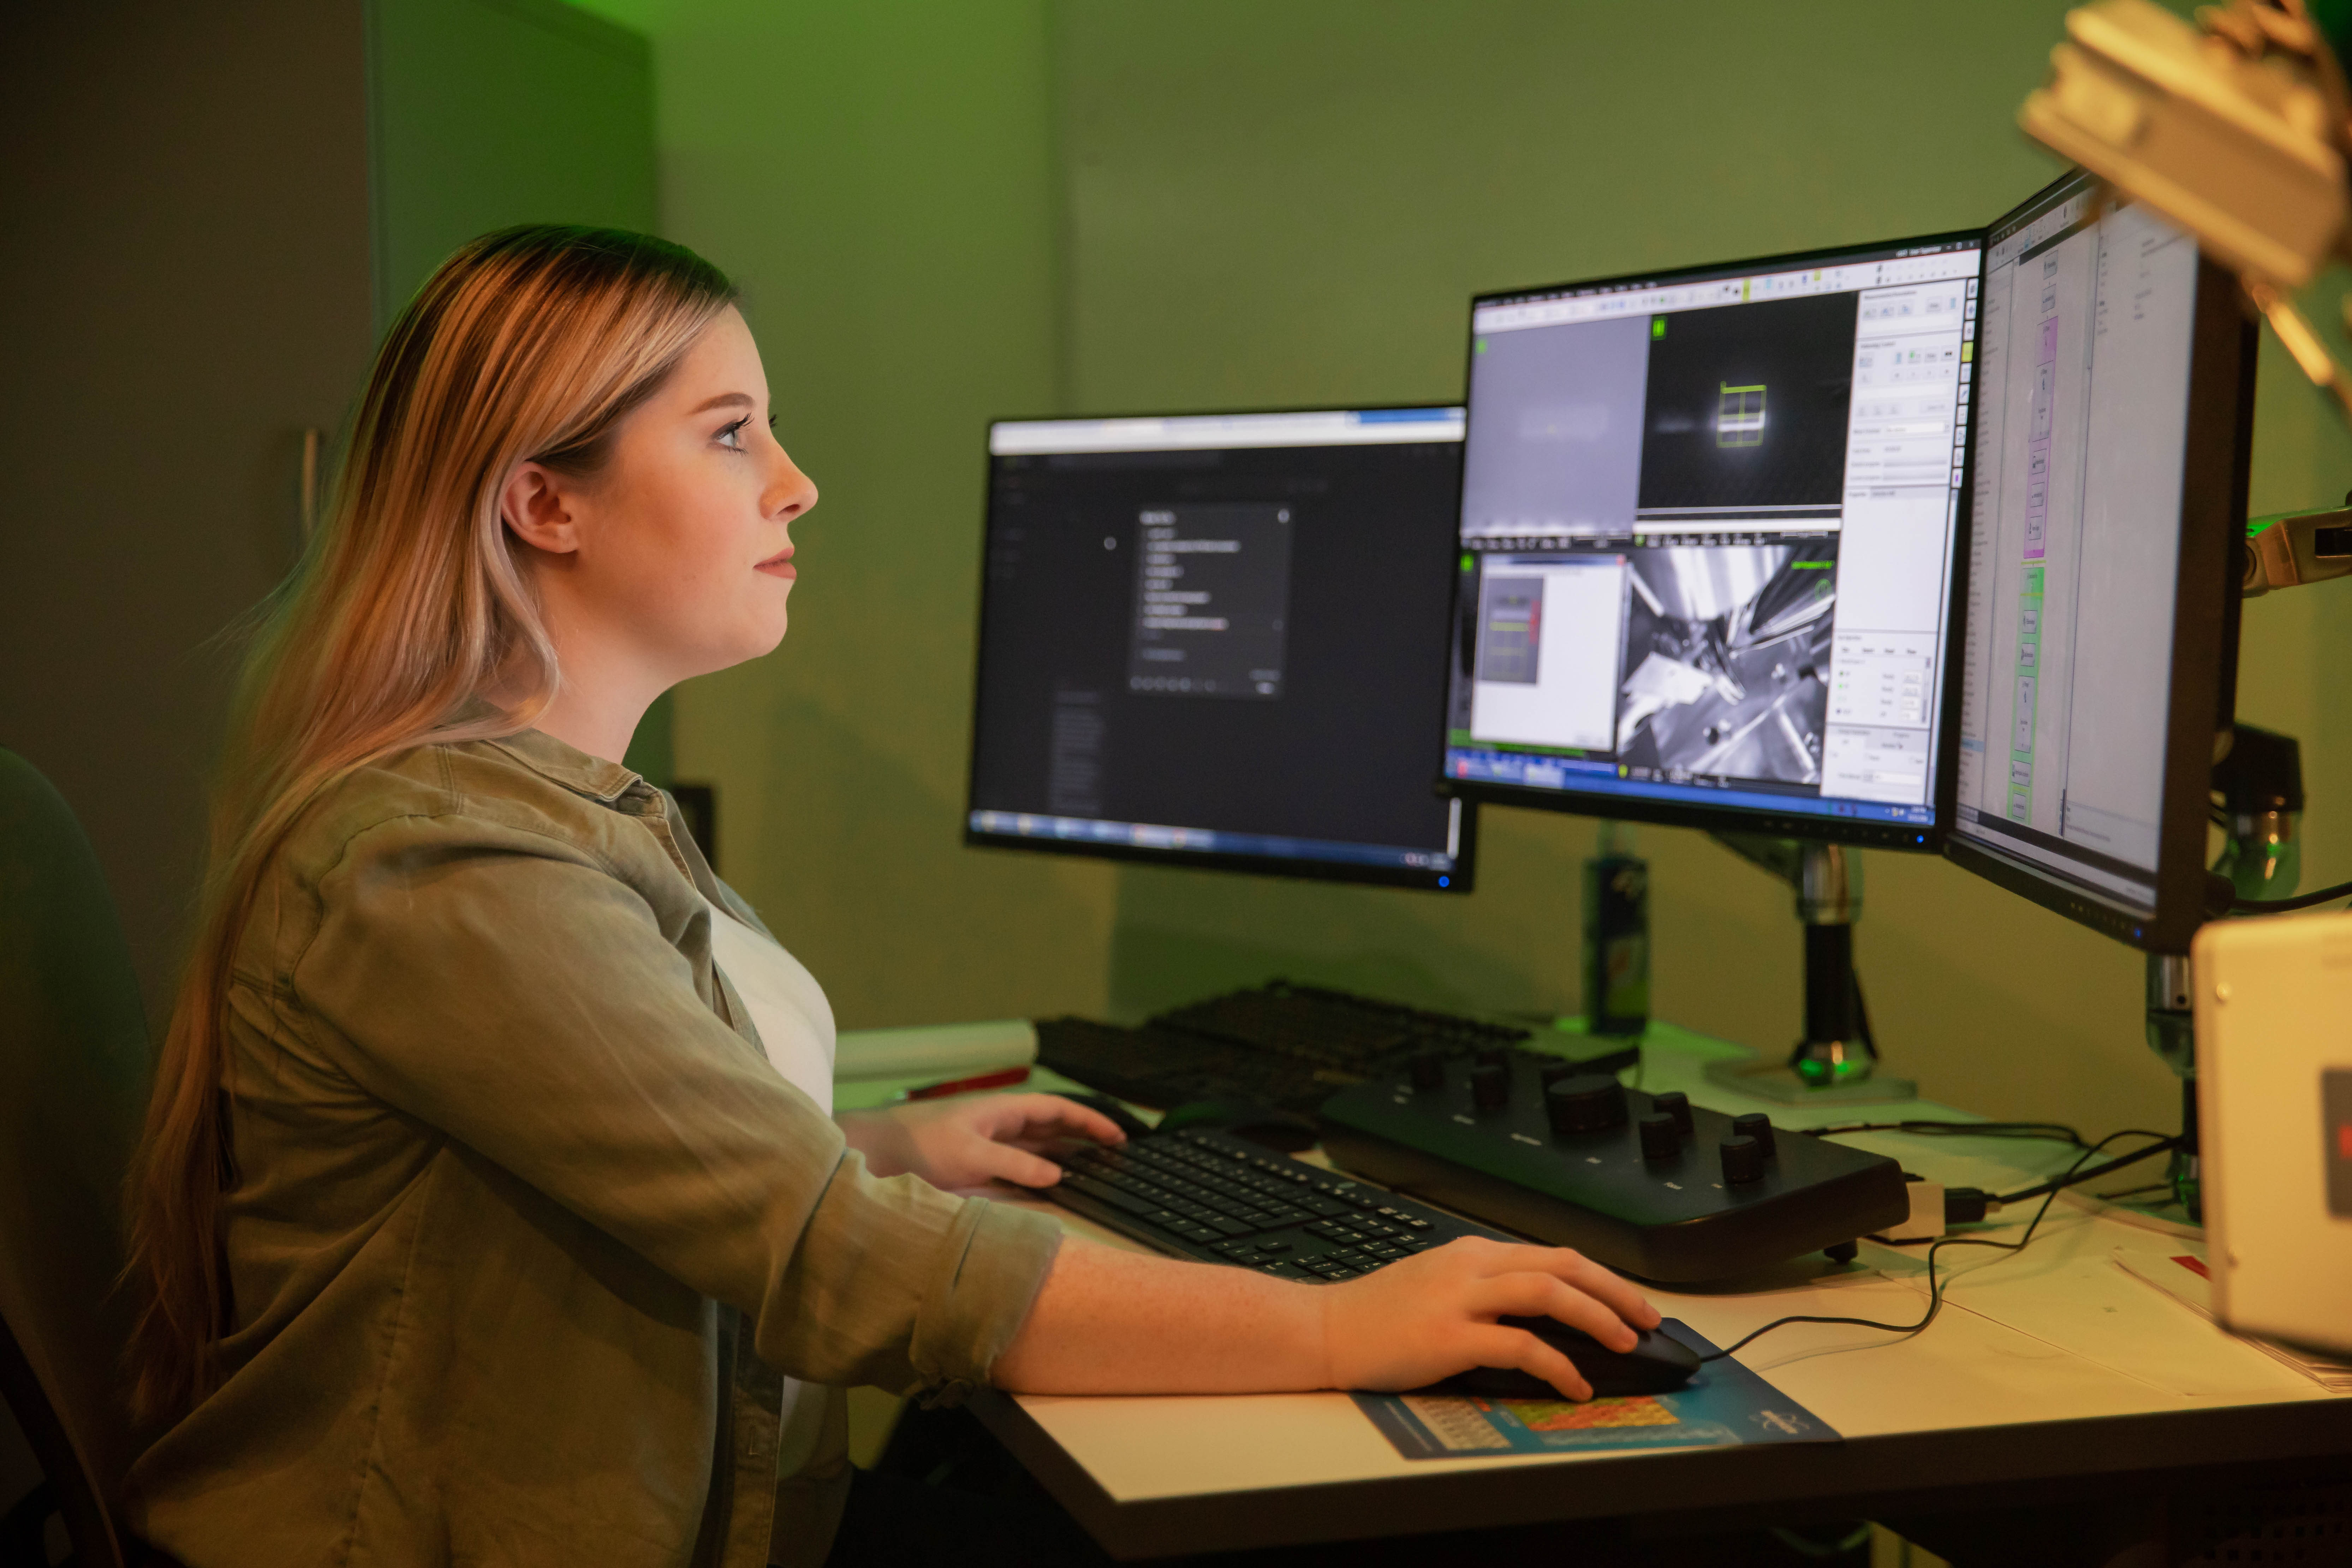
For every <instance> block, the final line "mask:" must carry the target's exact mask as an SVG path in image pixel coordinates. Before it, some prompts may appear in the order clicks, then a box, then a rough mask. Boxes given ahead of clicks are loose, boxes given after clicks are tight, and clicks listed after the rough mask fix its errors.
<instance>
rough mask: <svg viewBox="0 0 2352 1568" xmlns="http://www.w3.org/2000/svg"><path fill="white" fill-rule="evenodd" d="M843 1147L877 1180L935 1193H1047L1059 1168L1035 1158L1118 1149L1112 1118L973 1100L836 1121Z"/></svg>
mask: <svg viewBox="0 0 2352 1568" xmlns="http://www.w3.org/2000/svg"><path fill="white" fill-rule="evenodd" d="M839 1121H840V1122H841V1130H842V1131H843V1133H844V1134H845V1135H846V1136H847V1137H848V1139H849V1146H850V1147H851V1148H853V1149H855V1150H856V1151H857V1152H859V1153H861V1154H863V1155H865V1156H866V1167H867V1168H868V1169H869V1170H871V1171H873V1173H875V1174H876V1175H877V1176H896V1175H902V1174H908V1173H911V1174H914V1175H918V1176H920V1177H921V1178H922V1179H923V1180H925V1181H927V1182H929V1183H930V1184H931V1185H933V1186H935V1187H977V1186H983V1185H985V1184H988V1183H990V1182H992V1181H1007V1182H1013V1183H1017V1184H1020V1185H1022V1186H1024V1187H1050V1186H1052V1185H1053V1184H1055V1182H1058V1181H1060V1180H1061V1179H1062V1168H1061V1167H1060V1166H1059V1165H1056V1164H1055V1163H1053V1162H1052V1161H1051V1160H1047V1159H1044V1158H1042V1157H1040V1156H1039V1154H1038V1153H1037V1152H1036V1151H1038V1150H1040V1149H1045V1148H1048V1147H1050V1146H1051V1145H1053V1144H1054V1143H1055V1142H1057V1141H1059V1140H1061V1139H1065V1138H1073V1137H1075V1138H1090V1139H1092V1140H1094V1141H1095V1142H1097V1143H1124V1142H1127V1135H1126V1134H1125V1133H1123V1132H1121V1131H1119V1130H1118V1125H1117V1124H1116V1123H1114V1122H1113V1121H1111V1119H1110V1118H1109V1117H1108V1116H1105V1115H1104V1114H1103V1113H1102V1112H1101V1111H1099V1110H1093V1109H1092V1108H1090V1107H1087V1106H1084V1105H1079V1104H1076V1102H1074V1101H1071V1100H1064V1099H1063V1098H1062V1097H1061V1096H1059V1095H1056V1094H980V1095H971V1096H967V1097H964V1098H961V1099H956V1100H923V1101H920V1102H919V1103H915V1104H910V1105H900V1106H894V1107H893V1108H891V1109H890V1110H874V1111H851V1112H848V1113H845V1114H844V1115H843V1116H841V1117H840V1118H839Z"/></svg>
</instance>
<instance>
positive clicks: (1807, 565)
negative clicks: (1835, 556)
mask: <svg viewBox="0 0 2352 1568" xmlns="http://www.w3.org/2000/svg"><path fill="white" fill-rule="evenodd" d="M1789 564H1790V565H1791V566H1793V567H1795V568H1796V569H1797V570H1798V571H1800V572H1826V571H1828V570H1829V569H1830V568H1831V567H1832V566H1834V565H1836V564H1837V563H1836V562H1834V561H1791V562H1790V563H1789Z"/></svg>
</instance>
